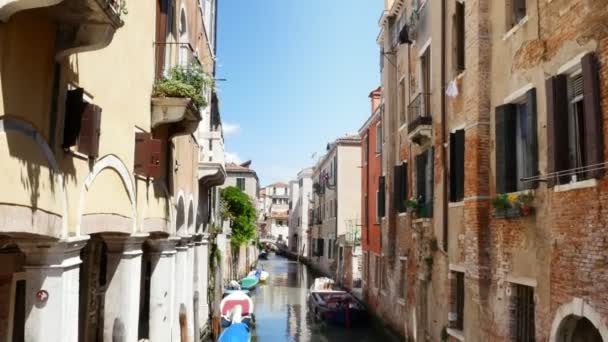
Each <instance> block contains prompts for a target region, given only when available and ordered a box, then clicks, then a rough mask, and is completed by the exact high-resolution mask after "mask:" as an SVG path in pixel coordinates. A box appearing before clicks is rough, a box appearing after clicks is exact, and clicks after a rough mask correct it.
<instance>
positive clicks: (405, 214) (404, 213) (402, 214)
mask: <svg viewBox="0 0 608 342" xmlns="http://www.w3.org/2000/svg"><path fill="white" fill-rule="evenodd" d="M397 216H399V217H406V216H407V212H403V213H398V214H397Z"/></svg>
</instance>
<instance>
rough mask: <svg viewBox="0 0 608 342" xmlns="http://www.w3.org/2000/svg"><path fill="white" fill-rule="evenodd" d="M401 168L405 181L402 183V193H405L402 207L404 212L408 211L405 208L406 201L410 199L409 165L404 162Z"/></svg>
mask: <svg viewBox="0 0 608 342" xmlns="http://www.w3.org/2000/svg"><path fill="white" fill-rule="evenodd" d="M401 166H402V168H403V181H402V183H401V191H402V193H403V201H401V205H402V206H403V211H405V210H406V209H407V208H406V207H405V200H407V199H408V190H409V183H408V173H407V163H405V162H404V163H403V164H402V165H401Z"/></svg>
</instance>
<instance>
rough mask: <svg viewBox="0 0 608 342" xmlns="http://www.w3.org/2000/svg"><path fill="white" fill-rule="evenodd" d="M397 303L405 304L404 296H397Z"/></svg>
mask: <svg viewBox="0 0 608 342" xmlns="http://www.w3.org/2000/svg"><path fill="white" fill-rule="evenodd" d="M397 304H399V305H401V306H405V298H399V299H397Z"/></svg>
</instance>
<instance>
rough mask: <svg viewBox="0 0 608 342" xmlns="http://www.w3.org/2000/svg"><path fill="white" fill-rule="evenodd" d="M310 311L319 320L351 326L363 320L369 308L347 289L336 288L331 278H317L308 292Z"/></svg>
mask: <svg viewBox="0 0 608 342" xmlns="http://www.w3.org/2000/svg"><path fill="white" fill-rule="evenodd" d="M308 305H309V307H310V312H311V313H312V314H313V315H314V317H315V318H316V319H318V320H322V321H327V322H329V323H333V324H338V325H344V326H346V327H351V326H352V325H353V324H354V323H357V322H360V321H363V320H364V319H365V318H366V316H367V309H366V308H365V305H363V303H361V302H360V301H359V300H358V299H357V298H355V297H354V296H353V295H351V294H350V293H348V292H346V291H342V290H338V289H335V288H334V281H333V280H332V279H329V278H317V279H315V281H314V283H313V284H312V286H311V287H310V293H309V294H308Z"/></svg>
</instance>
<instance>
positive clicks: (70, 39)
mask: <svg viewBox="0 0 608 342" xmlns="http://www.w3.org/2000/svg"><path fill="white" fill-rule="evenodd" d="M34 8H40V9H42V11H41V13H43V14H44V15H48V16H49V17H50V18H51V19H52V20H53V21H55V22H56V23H57V24H58V25H57V27H58V30H57V41H56V44H55V46H56V51H55V58H56V59H57V60H60V59H62V58H64V57H66V56H69V55H71V54H74V53H78V52H83V51H93V50H99V49H102V48H104V47H106V46H108V45H109V44H110V42H111V41H112V38H113V37H114V33H115V32H116V30H117V29H119V28H120V27H122V26H123V24H124V22H123V20H122V19H123V18H122V14H123V13H126V7H125V2H124V0H0V21H4V22H6V21H8V20H9V19H10V17H11V16H13V15H14V14H15V13H18V12H21V11H25V10H29V9H34Z"/></svg>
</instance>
